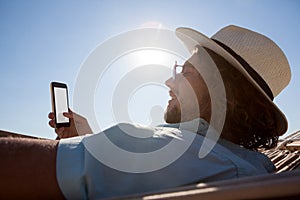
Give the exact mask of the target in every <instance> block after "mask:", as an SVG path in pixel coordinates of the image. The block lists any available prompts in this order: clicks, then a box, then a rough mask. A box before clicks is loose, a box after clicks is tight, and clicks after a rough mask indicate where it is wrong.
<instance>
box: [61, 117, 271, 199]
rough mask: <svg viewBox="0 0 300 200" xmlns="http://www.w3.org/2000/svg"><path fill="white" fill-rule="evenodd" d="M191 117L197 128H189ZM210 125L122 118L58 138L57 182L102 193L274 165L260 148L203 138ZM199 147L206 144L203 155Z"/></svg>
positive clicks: (79, 195)
mask: <svg viewBox="0 0 300 200" xmlns="http://www.w3.org/2000/svg"><path fill="white" fill-rule="evenodd" d="M195 122H196V124H197V123H199V128H198V130H196V131H195V130H193V131H191V129H189V128H188V127H189V126H190V125H191V124H193V125H194V124H195ZM208 128H209V125H208V124H207V122H205V121H204V120H202V119H196V120H193V121H191V122H186V123H183V125H180V126H179V125H178V124H175V125H166V126H161V127H143V126H140V125H133V124H126V123H122V124H118V125H115V126H113V127H111V128H109V129H107V130H105V131H103V132H102V133H99V134H93V135H88V136H80V137H74V138H68V139H62V140H60V142H59V146H58V152H57V180H58V183H59V187H60V189H61V191H62V192H63V194H64V195H65V197H66V198H67V199H101V198H108V197H118V196H124V195H130V194H137V193H143V192H153V191H158V190H162V189H167V188H174V187H177V186H183V185H187V184H192V183H196V182H198V183H199V182H210V181H218V180H226V179H232V178H238V177H245V176H253V175H259V174H265V173H270V172H273V171H274V170H275V166H274V165H273V164H272V162H271V161H270V160H269V158H268V157H267V156H265V155H263V154H261V153H259V152H254V151H250V150H248V149H245V148H242V147H240V146H238V145H236V144H233V143H231V142H228V141H225V140H222V139H219V140H218V142H214V141H212V140H209V139H208V140H207V138H205V134H206V133H207V131H208ZM209 129H211V128H209ZM195 132H197V133H198V134H195ZM205 141H209V142H205ZM200 147H202V150H203V149H204V150H205V149H206V150H207V152H206V153H205V156H204V157H201V156H200V157H199V149H200Z"/></svg>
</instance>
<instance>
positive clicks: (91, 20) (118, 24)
mask: <svg viewBox="0 0 300 200" xmlns="http://www.w3.org/2000/svg"><path fill="white" fill-rule="evenodd" d="M299 10H300V1H297V0H294V1H292V0H285V1H282V0H226V1H223V0H218V1H217V0H207V1H201V0H194V1H192V0H182V1H175V0H154V1H146V0H140V1H130V0H128V1H122V0H119V1H114V0H107V1H105V0H101V1H95V0H90V1H83V0H82V1H79V0H75V1H71V0H70V1H69V0H63V1H50V0H49V1H47V0H43V1H39V0H28V1H21V0H6V1H5V0H0V34H1V37H0V67H1V73H0V91H1V100H0V102H1V104H0V111H1V112H0V129H2V130H9V131H14V132H21V133H24V134H28V135H34V136H39V137H47V138H54V137H55V135H54V133H53V130H52V129H51V128H50V127H49V126H48V118H47V114H48V113H49V111H50V110H51V103H50V92H49V83H50V82H51V81H52V80H59V81H63V82H66V83H68V85H69V89H70V97H71V99H72V92H73V87H74V82H75V79H76V76H77V74H78V71H79V69H80V66H81V64H82V62H83V61H84V60H85V59H86V57H87V56H88V55H89V53H90V52H91V51H92V50H93V49H94V48H95V47H96V46H97V45H98V44H100V43H101V42H103V41H105V40H106V39H108V38H111V37H112V36H115V35H118V34H120V33H123V32H125V31H129V30H132V29H136V28H140V27H141V25H142V24H145V23H147V22H157V23H160V24H162V25H163V26H164V27H166V28H168V29H172V30H174V29H175V28H176V27H180V26H185V27H192V28H194V29H196V30H199V31H200V32H202V33H204V34H206V35H208V36H211V35H213V34H214V33H215V32H216V31H217V30H219V29H220V28H221V27H224V26H226V25H229V24H235V25H240V26H244V27H247V28H249V29H252V30H255V31H258V32H261V33H263V34H265V35H267V36H268V37H270V38H272V39H273V40H274V41H275V42H276V43H277V44H278V45H279V46H280V47H281V48H282V49H283V51H284V52H285V53H286V55H287V58H288V60H289V63H290V66H291V70H292V80H291V82H290V84H289V86H288V87H287V88H286V90H285V91H284V92H282V93H281V94H280V95H279V96H278V97H277V99H276V100H275V102H276V103H277V105H278V106H279V107H280V108H281V109H282V111H283V112H284V113H285V114H286V116H287V118H288V121H289V130H288V132H287V134H289V133H292V132H295V131H296V130H300V123H299V116H300V109H299V103H298V102H299V99H300V91H299V88H300V69H299V66H300V58H299V52H300V49H299V48H300V40H299V36H300V23H299V20H300V12H299ZM71 105H72V100H71Z"/></svg>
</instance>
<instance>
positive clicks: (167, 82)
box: [165, 77, 174, 88]
mask: <svg viewBox="0 0 300 200" xmlns="http://www.w3.org/2000/svg"><path fill="white" fill-rule="evenodd" d="M165 85H166V86H168V87H169V88H173V87H174V79H173V77H170V78H169V79H168V80H166V81H165Z"/></svg>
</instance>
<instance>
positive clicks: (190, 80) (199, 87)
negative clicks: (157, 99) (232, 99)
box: [164, 54, 210, 123]
mask: <svg viewBox="0 0 300 200" xmlns="http://www.w3.org/2000/svg"><path fill="white" fill-rule="evenodd" d="M198 57H199V56H198V55H196V54H194V55H193V56H192V57H191V58H190V59H188V60H187V61H186V62H185V63H184V65H183V66H182V71H181V72H180V73H177V74H176V75H175V77H173V78H169V79H168V80H167V81H166V82H165V84H166V85H167V86H168V87H169V88H170V90H169V95H170V97H171V100H169V101H168V106H167V108H166V111H165V116H164V117H165V121H166V122H167V123H180V122H185V121H189V120H192V119H195V118H198V117H203V118H204V119H205V118H208V117H209V116H208V113H207V112H209V111H208V107H209V108H210V97H209V92H208V89H207V87H206V84H205V82H204V80H203V78H202V76H201V75H200V73H199V72H198V70H197V69H196V68H195V67H194V66H193V65H192V64H191V63H195V61H197V59H199V58H198ZM197 63H199V62H197ZM201 65H203V63H201ZM201 67H204V66H200V68H201ZM200 109H201V115H200ZM206 120H207V119H206Z"/></svg>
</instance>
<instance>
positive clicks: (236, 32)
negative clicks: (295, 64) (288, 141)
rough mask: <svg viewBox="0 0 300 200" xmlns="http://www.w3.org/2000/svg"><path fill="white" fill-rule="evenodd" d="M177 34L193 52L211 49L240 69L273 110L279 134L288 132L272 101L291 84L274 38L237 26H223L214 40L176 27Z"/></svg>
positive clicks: (288, 70) (279, 112)
mask: <svg viewBox="0 0 300 200" xmlns="http://www.w3.org/2000/svg"><path fill="white" fill-rule="evenodd" d="M176 35H177V37H178V38H179V39H181V40H182V41H183V43H184V44H185V46H186V47H187V48H188V50H189V51H190V52H192V51H193V50H194V48H195V46H197V45H200V46H203V47H206V48H209V49H211V50H212V51H214V52H216V53H217V54H219V55H220V56H222V57H223V58H224V59H226V60H227V61H228V62H229V63H230V64H231V65H232V66H234V67H235V68H236V69H238V70H239V71H240V72H241V73H242V74H243V75H244V76H245V77H246V78H247V79H248V80H249V81H250V82H251V83H252V84H253V85H254V86H255V87H256V88H257V89H258V90H259V91H260V92H261V93H263V94H264V96H265V97H266V98H267V99H268V100H269V102H270V105H271V106H272V107H273V108H274V111H275V117H276V120H277V126H278V134H279V135H282V134H284V133H285V132H286V130H287V120H286V117H285V116H284V114H283V113H282V112H281V111H280V109H279V108H278V107H277V106H276V105H275V104H274V103H273V99H274V97H276V96H277V95H278V94H279V93H280V92H281V91H282V90H283V89H284V88H285V87H286V86H287V85H288V83H289V81H290V79H291V71H290V67H289V63H288V61H287V58H286V56H285V55H284V53H283V51H282V50H281V49H280V47H278V46H277V45H276V44H275V43H274V42H273V41H272V40H271V39H269V38H267V37H266V36H264V35H261V34H259V33H257V32H254V31H251V30H248V29H245V28H242V27H238V26H234V25H230V26H226V27H224V28H223V29H221V30H219V31H218V32H217V33H216V34H214V35H213V36H212V37H211V38H208V37H207V36H205V35H203V34H202V33H199V32H198V31H196V30H193V29H190V28H177V29H176Z"/></svg>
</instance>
